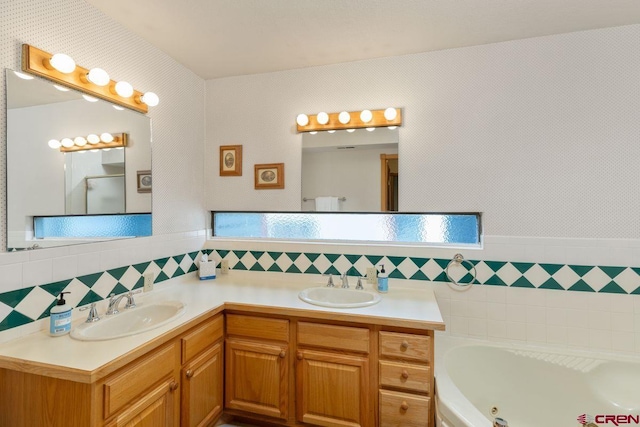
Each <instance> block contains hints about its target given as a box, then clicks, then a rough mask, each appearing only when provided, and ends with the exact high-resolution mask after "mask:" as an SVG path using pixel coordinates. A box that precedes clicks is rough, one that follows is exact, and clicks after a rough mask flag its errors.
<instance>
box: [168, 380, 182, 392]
mask: <svg viewBox="0 0 640 427" xmlns="http://www.w3.org/2000/svg"><path fill="white" fill-rule="evenodd" d="M178 387H180V384H179V383H177V382H175V381H172V382H171V384H169V391H176V390H177V389H178Z"/></svg>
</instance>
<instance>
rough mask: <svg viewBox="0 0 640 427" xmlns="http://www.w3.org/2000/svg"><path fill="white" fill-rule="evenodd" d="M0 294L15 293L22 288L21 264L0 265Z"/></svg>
mask: <svg viewBox="0 0 640 427" xmlns="http://www.w3.org/2000/svg"><path fill="white" fill-rule="evenodd" d="M0 277H1V278H2V280H0V293H4V292H9V291H15V290H16V289H21V288H23V287H24V286H22V264H5V265H0Z"/></svg>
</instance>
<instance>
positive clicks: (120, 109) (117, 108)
mask: <svg viewBox="0 0 640 427" xmlns="http://www.w3.org/2000/svg"><path fill="white" fill-rule="evenodd" d="M112 107H113V108H114V109H116V110H118V111H124V107H121V106H119V105H112Z"/></svg>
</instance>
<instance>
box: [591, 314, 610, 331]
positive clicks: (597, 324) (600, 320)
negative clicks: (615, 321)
mask: <svg viewBox="0 0 640 427" xmlns="http://www.w3.org/2000/svg"><path fill="white" fill-rule="evenodd" d="M587 326H588V327H589V329H592V330H600V331H610V330H611V313H609V312H608V311H591V312H589V313H588V314H587Z"/></svg>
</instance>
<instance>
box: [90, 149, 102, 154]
mask: <svg viewBox="0 0 640 427" xmlns="http://www.w3.org/2000/svg"><path fill="white" fill-rule="evenodd" d="M89 151H90V152H92V153H98V152H99V151H100V150H98V149H97V148H94V149H93V150H89Z"/></svg>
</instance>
